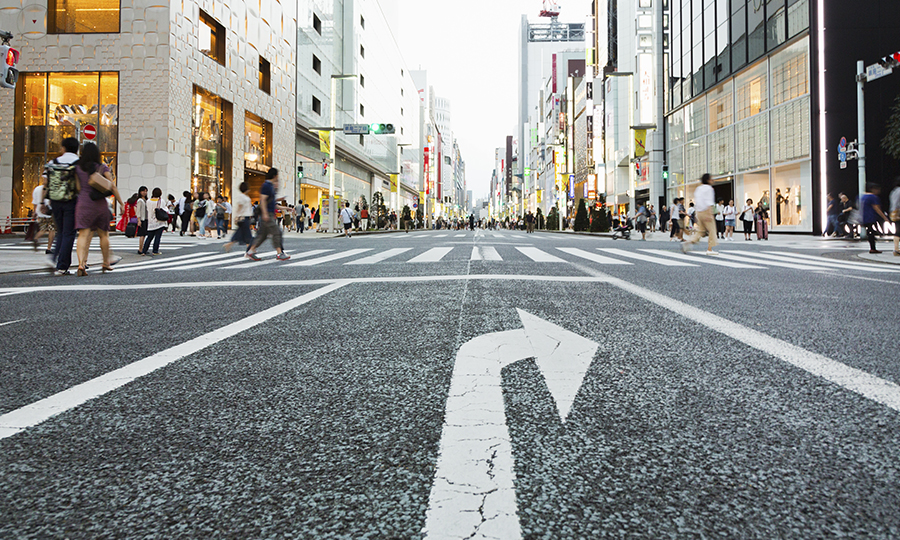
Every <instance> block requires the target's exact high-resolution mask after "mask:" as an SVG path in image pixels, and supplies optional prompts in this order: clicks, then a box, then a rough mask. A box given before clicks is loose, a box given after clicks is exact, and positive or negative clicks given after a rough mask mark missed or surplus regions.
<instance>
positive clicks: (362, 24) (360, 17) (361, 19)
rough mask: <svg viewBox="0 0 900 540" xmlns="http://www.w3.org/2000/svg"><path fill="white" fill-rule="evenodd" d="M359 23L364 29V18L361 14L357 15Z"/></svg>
mask: <svg viewBox="0 0 900 540" xmlns="http://www.w3.org/2000/svg"><path fill="white" fill-rule="evenodd" d="M359 25H360V26H361V27H362V29H363V30H365V29H366V18H365V17H363V16H362V15H360V16H359Z"/></svg>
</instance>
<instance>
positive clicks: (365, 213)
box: [359, 204, 369, 231]
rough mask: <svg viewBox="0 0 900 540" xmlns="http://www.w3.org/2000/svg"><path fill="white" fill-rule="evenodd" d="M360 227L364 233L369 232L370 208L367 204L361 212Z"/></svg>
mask: <svg viewBox="0 0 900 540" xmlns="http://www.w3.org/2000/svg"><path fill="white" fill-rule="evenodd" d="M359 226H360V228H361V229H362V230H364V231H368V230H369V207H368V206H367V205H365V204H364V205H363V207H362V210H360V211H359Z"/></svg>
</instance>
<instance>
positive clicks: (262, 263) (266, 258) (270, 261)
mask: <svg viewBox="0 0 900 540" xmlns="http://www.w3.org/2000/svg"><path fill="white" fill-rule="evenodd" d="M283 251H284V252H285V253H287V254H288V255H291V254H292V253H294V252H295V251H297V250H296V249H285V250H283ZM275 255H278V252H277V251H270V252H269V253H266V254H259V257H260V258H261V259H264V260H262V261H251V260H250V259H244V260H246V261H247V263H246V264H242V263H238V264H235V265H231V266H220V267H219V268H220V269H224V268H245V267H249V266H265V265H267V264H275V263H284V262H285V261H279V260H278V259H276V258H275ZM301 255H302V254H301ZM270 256H271V258H269V257H270ZM295 258H300V255H291V258H290V259H288V260H289V261H291V260H294V259H295ZM225 264H227V263H225ZM170 270H177V269H176V268H171V269H170Z"/></svg>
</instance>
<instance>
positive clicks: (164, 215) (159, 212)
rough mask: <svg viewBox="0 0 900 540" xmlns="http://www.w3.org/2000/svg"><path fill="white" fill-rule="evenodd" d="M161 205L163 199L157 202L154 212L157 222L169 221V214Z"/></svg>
mask: <svg viewBox="0 0 900 540" xmlns="http://www.w3.org/2000/svg"><path fill="white" fill-rule="evenodd" d="M161 204H162V199H159V200H158V201H156V209H155V210H154V211H153V215H154V216H155V217H156V221H169V212H167V211H166V209H165V208H162V207H161V206H160V205H161Z"/></svg>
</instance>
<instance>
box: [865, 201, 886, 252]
mask: <svg viewBox="0 0 900 540" xmlns="http://www.w3.org/2000/svg"><path fill="white" fill-rule="evenodd" d="M880 194H881V186H880V185H878V184H867V185H866V192H865V193H863V195H862V196H861V197H860V198H859V210H860V214H861V222H860V225H862V226H863V227H865V228H866V239H867V240H868V241H869V253H881V252H880V251H878V250H877V249H875V235H876V234H877V232H878V231H877V230H876V227H877V225H878V223H879V219H878V218H881V219H882V220H884V221H890V220H889V219H888V217H887V216H886V215H884V212H882V211H881V199H880V198H879V197H878V196H879V195H880Z"/></svg>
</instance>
